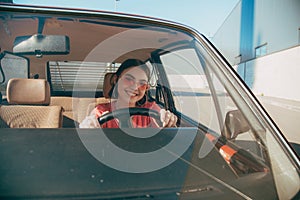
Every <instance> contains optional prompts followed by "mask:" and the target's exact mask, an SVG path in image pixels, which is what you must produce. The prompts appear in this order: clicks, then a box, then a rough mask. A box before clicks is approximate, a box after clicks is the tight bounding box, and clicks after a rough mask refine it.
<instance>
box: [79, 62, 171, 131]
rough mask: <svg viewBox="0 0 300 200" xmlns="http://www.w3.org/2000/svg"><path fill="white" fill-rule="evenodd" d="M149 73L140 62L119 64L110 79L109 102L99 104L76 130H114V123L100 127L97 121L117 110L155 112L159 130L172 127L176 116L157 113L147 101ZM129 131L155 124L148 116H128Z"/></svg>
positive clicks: (112, 121)
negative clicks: (137, 109) (130, 127)
mask: <svg viewBox="0 0 300 200" xmlns="http://www.w3.org/2000/svg"><path fill="white" fill-rule="evenodd" d="M149 79H150V70H149V68H148V67H147V66H146V65H145V64H144V63H143V62H142V61H140V60H137V59H128V60H126V61H124V62H123V63H122V65H121V66H120V67H119V69H118V70H117V72H116V73H115V75H114V76H113V83H114V85H113V87H112V89H111V90H110V92H109V95H110V97H111V102H110V103H106V104H99V105H98V106H96V108H95V109H94V110H93V111H92V112H91V114H90V115H89V116H87V117H86V118H85V119H84V120H83V121H82V122H81V123H80V125H79V127H80V128H100V127H102V128H117V127H119V123H118V120H117V119H113V120H110V121H107V122H106V123H104V124H103V125H102V126H100V124H99V123H98V120H97V118H98V117H100V116H102V115H103V114H105V113H108V112H112V111H114V110H117V109H122V108H129V107H139V108H149V109H152V110H156V111H158V112H159V113H160V120H161V122H162V124H163V127H173V126H176V123H177V116H176V115H174V114H173V113H172V112H170V111H168V110H167V111H166V110H165V109H161V108H160V107H159V106H158V105H157V104H156V103H155V102H150V101H148V100H147V90H148V89H149V83H148V82H149ZM131 122H132V125H133V127H139V128H145V127H158V123H157V122H156V121H155V120H154V119H153V118H151V117H149V116H141V115H134V116H132V120H131Z"/></svg>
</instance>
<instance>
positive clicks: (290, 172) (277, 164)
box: [0, 3, 300, 200]
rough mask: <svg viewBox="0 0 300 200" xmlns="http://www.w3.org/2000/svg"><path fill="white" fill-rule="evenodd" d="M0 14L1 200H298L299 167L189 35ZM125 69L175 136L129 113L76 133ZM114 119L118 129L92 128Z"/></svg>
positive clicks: (27, 10) (112, 18)
mask: <svg viewBox="0 0 300 200" xmlns="http://www.w3.org/2000/svg"><path fill="white" fill-rule="evenodd" d="M0 11H1V12H0V49H1V54H0V55H1V56H0V58H1V68H0V69H1V70H0V72H1V73H0V81H1V85H0V89H1V93H2V103H1V107H0V117H1V119H0V127H1V128H0V163H1V164H0V197H1V199H159V200H161V199H231V200H232V199H299V198H300V194H299V186H300V179H299V173H300V162H299V158H298V157H297V155H296V154H295V153H294V151H293V150H292V148H291V147H290V146H289V144H288V142H287V140H286V139H285V138H284V136H283V135H282V133H281V132H280V130H279V129H278V128H277V126H276V124H274V122H273V120H272V119H271V118H270V117H269V115H268V114H267V113H266V111H265V110H264V109H263V107H262V106H261V105H260V103H259V102H258V101H257V99H256V98H255V96H254V95H253V94H252V93H251V91H250V90H249V88H247V86H246V85H245V84H244V82H243V81H242V80H241V79H240V78H239V77H238V75H237V73H236V72H235V71H234V69H233V68H232V67H231V66H230V65H229V64H228V62H227V61H226V60H225V59H224V57H223V56H222V55H221V54H220V52H219V51H218V50H217V49H216V48H215V47H214V46H213V45H212V43H211V42H210V41H209V40H208V39H207V38H206V37H205V36H203V35H201V34H199V33H198V32H197V31H195V30H193V29H191V28H189V27H186V26H183V25H180V24H177V23H175V22H169V21H164V20H160V19H152V18H149V17H143V16H136V15H128V14H122V13H112V12H103V11H95V10H81V9H68V8H54V7H38V6H24V5H16V4H4V3H2V4H0ZM128 58H132V59H139V60H142V61H143V62H144V63H146V65H147V66H148V67H149V70H150V71H151V79H150V80H149V85H150V88H149V90H148V92H147V100H148V101H149V102H155V103H156V104H157V105H158V106H159V107H160V108H161V109H165V110H169V111H171V112H172V113H173V114H175V115H176V117H177V119H178V120H177V124H176V127H170V128H163V127H157V128H151V127H145V128H133V127H132V125H131V124H130V119H131V117H132V116H133V115H146V116H150V117H151V118H154V120H156V121H158V122H159V120H160V119H159V113H158V112H157V111H154V110H151V109H146V108H139V107H137V108H131V109H125V110H124V109H123V110H115V111H113V112H111V113H107V114H106V115H103V116H100V117H98V121H96V122H97V123H98V122H99V126H98V127H96V128H80V127H79V124H80V123H81V122H82V121H83V120H84V119H85V117H86V116H87V115H89V114H90V113H91V111H92V110H93V109H94V108H95V106H97V105H100V104H104V103H107V102H110V101H111V99H110V98H108V96H107V95H106V94H107V87H108V88H110V87H111V84H112V83H111V81H110V80H109V79H107V77H109V75H114V73H115V72H116V70H117V69H118V68H119V66H120V64H121V63H122V62H123V61H125V60H126V59H128ZM106 75H107V76H106ZM114 118H118V121H119V122H120V124H119V127H118V128H103V127H102V126H101V125H100V124H102V123H106V122H107V121H108V120H113V119H114ZM96 120H97V119H96ZM128 122H129V123H128Z"/></svg>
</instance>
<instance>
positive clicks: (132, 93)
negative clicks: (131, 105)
mask: <svg viewBox="0 0 300 200" xmlns="http://www.w3.org/2000/svg"><path fill="white" fill-rule="evenodd" d="M125 92H126V94H127V95H128V96H130V97H136V96H138V93H137V92H135V91H132V90H125Z"/></svg>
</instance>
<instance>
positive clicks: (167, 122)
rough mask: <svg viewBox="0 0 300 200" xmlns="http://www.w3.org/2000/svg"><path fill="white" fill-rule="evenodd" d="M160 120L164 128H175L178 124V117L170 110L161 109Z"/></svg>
mask: <svg viewBox="0 0 300 200" xmlns="http://www.w3.org/2000/svg"><path fill="white" fill-rule="evenodd" d="M160 120H161V122H162V125H163V127H175V126H176V124H177V120H178V118H177V116H176V115H175V114H173V113H172V112H171V111H169V110H165V109H161V110H160Z"/></svg>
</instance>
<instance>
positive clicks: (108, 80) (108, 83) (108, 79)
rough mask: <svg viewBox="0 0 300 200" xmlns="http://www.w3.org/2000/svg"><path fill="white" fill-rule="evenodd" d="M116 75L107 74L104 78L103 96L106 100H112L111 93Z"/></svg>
mask: <svg viewBox="0 0 300 200" xmlns="http://www.w3.org/2000/svg"><path fill="white" fill-rule="evenodd" d="M114 75H115V73H112V72H110V73H106V74H105V76H104V82H103V96H104V97H105V98H110V96H109V91H110V90H111V88H112V86H113V85H114V78H113V76H114Z"/></svg>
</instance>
